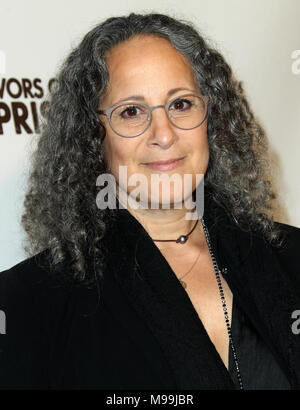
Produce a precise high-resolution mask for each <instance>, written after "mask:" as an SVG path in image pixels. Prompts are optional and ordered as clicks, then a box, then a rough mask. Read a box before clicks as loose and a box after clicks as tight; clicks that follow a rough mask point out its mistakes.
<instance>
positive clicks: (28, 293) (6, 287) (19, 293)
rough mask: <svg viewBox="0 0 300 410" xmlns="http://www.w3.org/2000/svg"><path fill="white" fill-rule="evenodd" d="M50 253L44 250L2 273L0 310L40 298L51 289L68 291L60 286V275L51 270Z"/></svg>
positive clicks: (0, 273) (0, 278)
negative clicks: (10, 304)
mask: <svg viewBox="0 0 300 410" xmlns="http://www.w3.org/2000/svg"><path fill="white" fill-rule="evenodd" d="M49 261H50V252H49V250H44V251H42V252H40V253H38V254H37V255H34V256H32V257H30V258H28V259H25V260H23V261H22V262H20V263H18V264H16V265H14V266H13V267H11V268H10V269H7V270H5V271H3V272H0V308H1V305H2V306H3V304H7V303H12V302H14V303H18V302H20V303H21V301H22V300H24V298H31V299H32V298H33V299H35V298H36V297H38V295H39V297H40V299H41V300H42V299H43V297H44V296H45V292H48V291H50V290H51V289H52V290H54V289H60V290H61V291H62V290H63V289H66V286H62V285H61V286H60V285H59V279H58V278H59V275H58V274H56V273H54V272H53V271H52V270H51V268H50V262H49Z"/></svg>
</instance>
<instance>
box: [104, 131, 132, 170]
mask: <svg viewBox="0 0 300 410" xmlns="http://www.w3.org/2000/svg"><path fill="white" fill-rule="evenodd" d="M106 137H108V138H107V140H104V142H103V149H104V151H103V152H104V157H105V160H106V162H107V164H108V166H109V169H110V171H111V172H112V173H113V174H114V175H115V176H117V175H118V173H119V166H121V165H126V166H128V167H129V166H130V162H131V160H132V159H133V158H134V150H133V147H131V145H132V144H128V141H126V140H125V141H123V140H121V141H120V140H115V139H113V138H111V139H109V136H108V135H107V136H106Z"/></svg>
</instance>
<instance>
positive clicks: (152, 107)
mask: <svg viewBox="0 0 300 410" xmlns="http://www.w3.org/2000/svg"><path fill="white" fill-rule="evenodd" d="M188 96H194V97H200V98H202V100H203V101H204V104H205V113H204V117H203V119H202V121H201V122H200V123H199V124H197V125H195V126H194V127H192V128H182V127H179V126H178V125H176V124H174V122H173V121H172V119H171V118H170V117H169V107H170V105H171V104H173V103H174V102H175V101H176V100H180V99H181V98H184V97H188ZM208 102H209V97H208V96H207V95H200V94H191V93H189V94H184V95H179V96H178V97H176V98H173V99H172V100H171V101H169V102H168V103H167V104H165V105H163V104H161V105H153V106H151V107H149V106H148V105H147V104H142V103H139V102H137V101H130V100H129V101H122V102H120V103H118V104H115V105H113V106H112V107H109V108H107V109H106V110H97V113H98V114H101V115H105V116H106V117H107V119H108V123H109V125H110V128H111V129H112V130H113V131H114V132H115V133H116V134H117V135H119V136H120V137H123V138H134V137H138V136H139V135H141V134H143V133H144V132H145V131H146V130H147V129H148V128H149V126H150V124H151V121H152V111H153V110H155V109H156V108H164V109H165V112H166V114H167V117H168V119H169V121H170V123H171V124H172V125H174V127H176V128H179V129H181V130H193V129H194V128H197V127H200V125H201V124H202V123H203V122H204V121H205V119H206V117H207V110H208ZM126 104H136V105H139V106H141V107H144V108H145V109H146V110H147V111H148V118H147V121H148V123H147V125H146V127H145V129H144V130H143V131H141V132H139V133H138V134H135V135H131V136H129V137H128V136H125V135H122V134H120V133H119V132H117V131H116V130H115V129H114V127H113V126H112V123H111V114H112V112H113V111H114V110H115V109H116V108H118V107H120V106H121V105H126Z"/></svg>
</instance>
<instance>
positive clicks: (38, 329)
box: [0, 204, 300, 390]
mask: <svg viewBox="0 0 300 410" xmlns="http://www.w3.org/2000/svg"><path fill="white" fill-rule="evenodd" d="M205 209H206V210H207V209H209V212H208V213H206V214H205V215H204V217H205V221H206V225H207V227H208V229H209V233H210V238H211V243H212V246H213V250H214V253H215V256H216V259H217V263H218V266H219V268H220V269H222V268H224V267H227V268H228V273H227V275H226V277H225V280H226V281H227V283H228V285H229V287H230V289H231V291H232V293H233V295H234V307H233V320H232V324H233V329H232V330H233V337H234V338H235V339H236V340H235V342H236V347H237V352H238V356H239V361H240V368H241V373H242V376H243V380H244V385H245V388H246V389H247V388H275V389H279V388H280V389H281V388H289V386H288V384H290V387H291V388H292V389H299V388H300V343H299V342H300V339H299V338H300V335H295V334H293V332H292V331H291V323H292V320H291V314H292V312H293V311H295V310H297V309H299V306H300V279H299V264H298V258H297V257H295V255H297V251H298V250H299V247H300V229H298V228H294V227H290V226H288V225H284V224H280V226H281V227H282V229H284V230H285V231H286V232H287V233H288V236H289V240H288V243H287V246H286V247H285V248H284V249H282V250H281V251H278V250H274V249H271V247H270V246H269V245H267V243H266V242H265V241H264V240H263V239H262V237H261V236H259V235H256V234H253V235H252V234H251V235H250V234H249V233H245V232H243V231H241V230H240V229H238V228H237V227H236V226H235V225H234V224H233V223H232V221H231V220H230V219H228V217H227V215H226V214H225V213H224V212H223V210H221V209H219V208H216V209H215V210H214V209H213V208H212V207H210V206H207V204H206V205H205ZM105 241H106V243H107V248H108V249H109V250H110V252H109V254H108V256H107V267H106V269H105V271H104V277H103V281H101V282H100V283H99V286H100V299H99V297H98V290H97V287H96V286H95V287H93V288H92V289H86V288H82V287H76V286H73V285H71V284H67V283H66V284H61V283H60V281H59V280H57V277H58V276H55V275H54V274H53V272H51V271H50V269H49V266H48V257H49V252H48V251H47V250H46V251H44V252H42V253H40V254H38V255H37V256H36V257H33V258H30V259H27V260H25V261H23V262H21V263H19V264H17V265H16V266H14V267H13V268H11V269H10V270H7V271H5V272H2V273H1V274H0V310H3V311H4V312H5V314H6V325H7V326H6V334H5V335H0V388H37V389H53V388H56V389H66V388H72V389H78V388H95V389H114V390H116V389H137V390H142V389H164V390H165V389H175V390H177V389H181V390H182V389H197V390H199V389H236V388H238V384H237V383H236V381H235V371H233V369H232V368H233V363H232V357H231V359H230V369H229V372H228V371H227V369H226V367H225V366H224V364H223V362H222V360H221V358H220V356H219V355H218V353H217V351H216V349H215V347H214V345H213V344H212V342H211V340H210V338H209V337H208V335H207V333H206V331H205V328H204V326H203V324H202V322H201V320H200V319H199V317H198V315H197V312H196V310H195V309H194V307H193V305H192V303H191V301H190V299H189V297H188V295H187V293H186V291H185V290H184V289H183V287H182V286H181V284H180V283H179V281H178V279H177V278H176V276H175V275H174V272H173V271H172V269H171V268H170V266H169V265H168V263H167V261H166V260H165V258H164V257H163V256H162V254H161V253H160V252H159V250H158V248H157V247H156V245H155V244H154V243H153V241H152V240H151V238H150V237H149V236H148V234H147V232H146V231H145V230H144V229H143V227H142V226H141V225H140V224H139V223H138V222H137V220H136V219H135V218H134V217H133V216H132V215H131V214H130V213H129V212H128V211H127V210H119V211H118V212H117V219H116V223H115V224H114V225H113V226H111V227H110V229H109V231H108V233H107V236H106V237H105ZM180 246H181V245H180ZM68 271H69V267H68V263H67V262H66V264H65V265H64V268H63V269H62V274H68ZM237 306H239V308H240V310H241V311H242V312H243V314H241V312H240V313H239V311H238V309H237ZM237 318H238V319H237ZM230 374H231V375H232V378H231V377H230ZM232 379H233V380H232ZM233 381H234V382H235V383H234V382H233Z"/></svg>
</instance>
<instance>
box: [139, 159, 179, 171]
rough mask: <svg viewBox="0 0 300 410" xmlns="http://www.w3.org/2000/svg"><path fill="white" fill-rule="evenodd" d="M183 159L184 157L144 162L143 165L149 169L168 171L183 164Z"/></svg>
mask: <svg viewBox="0 0 300 410" xmlns="http://www.w3.org/2000/svg"><path fill="white" fill-rule="evenodd" d="M184 159H185V157H180V158H171V159H168V160H165V161H153V162H144V163H143V165H145V166H146V167H148V168H151V169H156V170H160V171H168V170H171V169H174V168H177V167H178V166H180V165H181V164H182V163H183V161H184Z"/></svg>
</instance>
